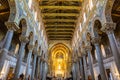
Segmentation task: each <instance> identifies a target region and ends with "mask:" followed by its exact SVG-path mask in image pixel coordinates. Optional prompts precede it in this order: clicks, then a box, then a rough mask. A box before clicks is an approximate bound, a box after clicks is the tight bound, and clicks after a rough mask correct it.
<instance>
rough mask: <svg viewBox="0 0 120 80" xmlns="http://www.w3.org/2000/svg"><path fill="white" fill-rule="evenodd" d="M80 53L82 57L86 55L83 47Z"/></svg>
mask: <svg viewBox="0 0 120 80" xmlns="http://www.w3.org/2000/svg"><path fill="white" fill-rule="evenodd" d="M81 53H82V55H86V52H85V47H82V48H81Z"/></svg>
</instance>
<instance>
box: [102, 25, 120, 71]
mask: <svg viewBox="0 0 120 80" xmlns="http://www.w3.org/2000/svg"><path fill="white" fill-rule="evenodd" d="M115 27H116V24H115V23H105V24H104V26H103V28H102V31H103V32H106V34H107V35H108V39H109V42H110V46H111V50H112V53H113V56H114V60H115V63H116V66H117V69H118V72H119V73H120V50H119V48H118V44H117V41H116V38H115V35H114V31H113V30H114V29H115Z"/></svg>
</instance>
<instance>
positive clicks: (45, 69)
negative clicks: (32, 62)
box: [42, 62, 47, 80]
mask: <svg viewBox="0 0 120 80" xmlns="http://www.w3.org/2000/svg"><path fill="white" fill-rule="evenodd" d="M43 66H44V67H43V78H42V80H46V75H47V63H46V62H44V63H43Z"/></svg>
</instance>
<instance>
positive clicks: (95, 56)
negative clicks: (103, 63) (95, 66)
mask: <svg viewBox="0 0 120 80" xmlns="http://www.w3.org/2000/svg"><path fill="white" fill-rule="evenodd" d="M95 58H96V60H98V58H97V52H96V50H95Z"/></svg>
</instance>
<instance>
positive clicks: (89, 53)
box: [86, 46, 95, 80]
mask: <svg viewBox="0 0 120 80" xmlns="http://www.w3.org/2000/svg"><path fill="white" fill-rule="evenodd" d="M91 50H92V47H91V46H86V51H87V53H88V63H89V69H90V72H91V76H92V80H95V77H94V70H93V62H92V56H91Z"/></svg>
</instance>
